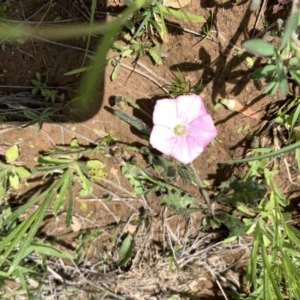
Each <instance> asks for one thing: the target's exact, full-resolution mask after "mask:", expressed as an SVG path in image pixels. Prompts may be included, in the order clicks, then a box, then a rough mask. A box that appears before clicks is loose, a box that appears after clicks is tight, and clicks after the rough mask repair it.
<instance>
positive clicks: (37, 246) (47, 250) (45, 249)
mask: <svg viewBox="0 0 300 300" xmlns="http://www.w3.org/2000/svg"><path fill="white" fill-rule="evenodd" d="M32 252H37V253H40V254H43V255H47V256H52V257H61V258H66V259H73V258H74V256H73V255H71V254H70V253H68V252H66V251H61V250H59V249H55V248H54V247H52V246H50V245H47V244H44V243H42V242H39V243H37V242H34V243H32V244H31V245H30V246H29V247H28V248H27V250H26V252H24V257H27V256H28V255H29V254H31V253H32Z"/></svg>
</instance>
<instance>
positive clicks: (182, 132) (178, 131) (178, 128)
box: [174, 124, 186, 136]
mask: <svg viewBox="0 0 300 300" xmlns="http://www.w3.org/2000/svg"><path fill="white" fill-rule="evenodd" d="M174 133H175V135H177V136H182V135H185V133H186V127H185V126H184V125H181V124H178V125H176V126H175V127H174Z"/></svg>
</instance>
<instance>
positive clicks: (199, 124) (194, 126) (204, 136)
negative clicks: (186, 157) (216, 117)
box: [187, 114, 217, 148]
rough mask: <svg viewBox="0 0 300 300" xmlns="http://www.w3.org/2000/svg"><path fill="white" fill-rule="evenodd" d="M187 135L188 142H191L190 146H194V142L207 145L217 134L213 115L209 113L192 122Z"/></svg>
mask: <svg viewBox="0 0 300 300" xmlns="http://www.w3.org/2000/svg"><path fill="white" fill-rule="evenodd" d="M187 136H188V138H187V139H188V142H190V143H191V145H190V147H193V145H194V143H197V144H198V146H200V147H203V148H204V147H206V146H207V145H208V144H209V143H210V142H211V141H212V140H213V139H214V138H215V137H216V136H217V129H216V127H215V125H214V122H213V119H212V117H211V116H210V115H208V114H207V115H205V116H202V117H200V118H197V119H196V120H194V121H193V122H191V123H190V124H189V128H188V131H187ZM192 141H193V142H192Z"/></svg>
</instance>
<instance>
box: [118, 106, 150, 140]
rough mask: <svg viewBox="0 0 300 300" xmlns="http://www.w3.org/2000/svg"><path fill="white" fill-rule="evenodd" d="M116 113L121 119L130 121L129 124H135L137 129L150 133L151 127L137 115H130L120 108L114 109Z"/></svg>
mask: <svg viewBox="0 0 300 300" xmlns="http://www.w3.org/2000/svg"><path fill="white" fill-rule="evenodd" d="M114 114H115V115H116V116H117V117H118V118H119V119H121V120H122V121H124V122H126V123H128V124H129V125H131V126H133V127H134V128H136V129H137V130H139V131H141V132H143V133H145V134H149V135H150V129H149V127H148V126H147V125H146V123H145V122H143V121H142V120H141V119H138V118H136V117H135V116H131V115H130V116H129V115H128V114H126V113H125V112H123V111H121V110H119V109H114Z"/></svg>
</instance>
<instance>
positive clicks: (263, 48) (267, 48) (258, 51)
mask: <svg viewBox="0 0 300 300" xmlns="http://www.w3.org/2000/svg"><path fill="white" fill-rule="evenodd" d="M242 46H243V48H245V49H246V50H247V51H248V52H249V53H251V54H254V55H258V56H272V55H274V54H275V48H274V46H273V45H272V44H271V43H268V42H265V41H263V40H261V39H252V40H248V41H245V42H243V44H242Z"/></svg>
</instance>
